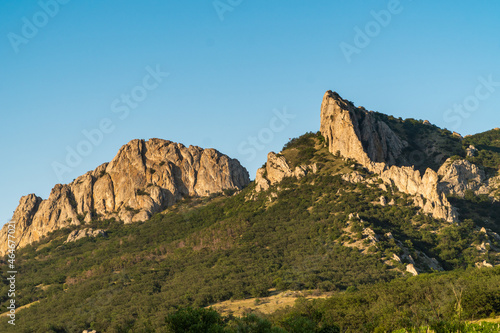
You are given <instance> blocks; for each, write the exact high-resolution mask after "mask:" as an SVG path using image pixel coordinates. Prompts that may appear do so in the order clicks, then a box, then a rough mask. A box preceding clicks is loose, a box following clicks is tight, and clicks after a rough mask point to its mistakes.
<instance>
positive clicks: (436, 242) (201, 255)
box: [0, 133, 500, 332]
mask: <svg viewBox="0 0 500 333" xmlns="http://www.w3.org/2000/svg"><path fill="white" fill-rule="evenodd" d="M282 154H283V156H285V157H286V158H287V160H288V161H289V162H290V164H291V165H299V164H303V163H312V162H315V163H317V165H318V166H319V172H318V173H316V174H313V173H310V174H308V175H307V176H305V177H304V178H302V179H300V180H297V179H295V178H285V179H284V180H283V181H282V182H281V183H279V184H277V185H275V186H273V187H271V188H270V189H269V190H268V191H266V192H261V193H258V194H257V193H255V191H254V189H253V185H250V186H249V187H248V188H246V189H244V190H243V191H241V192H239V193H236V194H234V195H233V194H232V193H225V194H222V193H221V194H220V195H218V196H212V197H210V198H186V199H185V200H183V201H181V202H180V203H179V204H177V205H176V206H174V207H171V208H169V209H168V210H167V211H165V212H163V213H161V214H157V215H155V216H154V217H153V218H152V219H151V220H149V221H147V222H144V223H137V224H132V225H123V224H122V223H121V222H119V221H114V220H108V221H94V222H92V223H91V224H90V226H92V227H95V228H102V229H106V230H107V236H106V237H97V238H85V239H81V240H79V241H77V242H74V243H67V244H65V243H64V241H65V240H66V238H67V235H68V234H69V233H70V232H71V230H70V229H63V230H58V231H56V232H54V233H52V234H51V235H50V236H49V237H47V238H45V239H44V240H42V241H41V242H39V243H36V244H33V245H31V246H28V247H26V248H23V249H22V250H20V251H18V253H17V265H18V272H19V273H18V281H17V289H18V293H17V301H18V304H17V305H18V306H21V305H25V304H30V303H33V302H35V301H40V302H39V303H37V304H35V305H33V306H31V307H30V308H28V309H24V310H22V311H19V313H18V315H17V320H16V323H17V325H16V327H15V329H14V328H13V327H12V326H10V325H8V324H7V323H6V321H0V331H1V332H81V331H82V330H83V329H88V328H92V329H96V330H97V331H98V332H156V331H163V330H165V329H166V327H167V326H168V325H169V324H168V323H169V321H168V320H167V321H166V319H165V318H166V317H167V316H169V314H172V313H174V312H175V310H176V309H177V308H178V307H183V306H194V307H204V306H208V305H210V304H212V303H215V302H218V301H222V300H227V299H232V298H233V299H239V298H245V297H262V296H266V295H267V293H268V290H269V289H270V288H273V287H274V288H277V289H278V290H288V289H292V290H301V289H319V290H322V291H331V292H334V295H337V296H334V298H332V299H331V300H328V301H325V302H324V303H321V302H320V303H318V304H315V305H314V306H313V308H314V309H313V310H314V311H317V312H318V313H319V314H318V316H320V317H314V316H313V317H314V318H315V319H314V318H313V319H314V320H316V319H318V318H320V319H321V318H328V323H331V324H332V326H331V327H334V326H335V325H338V327H347V326H346V325H354V324H353V323H355V322H357V323H358V324H359V325H361V326H359V327H365V326H362V325H365V324H366V325H368V324H367V322H369V321H370V322H371V321H373V320H375V323H376V322H378V321H380V323H386V321H387V320H389V319H387V318H386V317H387V316H389V315H390V314H391V313H392V310H391V308H390V307H389V303H390V302H393V301H395V299H396V298H398V297H402V296H398V295H396V294H395V293H391V292H392V290H398V289H397V288H402V290H404V293H406V294H405V295H407V296H404V298H402V299H400V301H399V302H401V306H402V309H406V310H401V311H403V312H400V313H399V314H398V316H397V318H400V317H401V318H403V317H404V316H405V314H408V315H409V314H411V311H415V314H413V315H414V316H416V317H414V319H415V320H417V319H418V320H420V319H419V318H428V316H427V315H428V314H427V313H424V314H422V315H420V312H419V311H432V310H433V309H432V306H431V308H430V309H428V308H425V309H426V310H425V309H424V310H421V309H420V305H415V306H416V307H417V308H414V307H412V306H413V305H412V304H413V303H411V302H410V303H408V300H407V299H405V298H406V297H410V299H411V297H417V295H420V296H418V297H422V300H421V302H422V303H423V304H426V302H427V301H426V297H432V299H434V300H437V299H439V297H440V293H442V292H443V293H444V292H445V293H448V294H449V289H446V291H441V290H440V289H436V290H435V289H433V288H434V287H432V285H433V284H434V283H435V281H441V280H439V279H444V280H443V281H447V282H446V283H445V282H443V283H444V284H447V283H448V282H451V281H452V280H454V279H455V278H454V277H455V276H456V277H460V276H461V274H462V273H460V272H462V270H464V269H467V268H471V267H473V266H474V263H476V262H478V261H483V260H489V259H490V258H489V254H488V253H483V252H480V251H478V249H477V247H476V246H471V245H474V244H476V245H477V244H481V242H482V240H483V238H484V235H483V234H481V233H480V232H478V228H477V226H478V225H476V223H479V221H474V220H465V221H464V222H463V223H461V224H460V225H450V224H448V223H445V222H442V221H438V220H435V219H432V218H430V217H428V216H426V215H422V214H418V213H417V209H416V208H415V207H414V206H413V204H412V203H411V199H410V198H408V196H407V195H404V194H402V193H399V192H397V191H396V190H395V189H391V188H389V189H388V191H382V190H381V189H380V188H379V183H378V181H377V180H376V179H374V180H375V181H374V183H373V184H370V185H366V184H352V183H348V182H346V181H344V180H342V177H341V174H342V173H345V172H350V171H353V170H354V169H356V170H357V171H358V172H360V173H364V172H365V171H364V170H363V169H362V168H361V167H360V166H358V165H356V163H354V161H350V160H344V159H342V158H340V157H335V156H333V155H331V154H329V153H328V152H327V150H326V148H324V147H323V146H322V138H321V136H320V135H318V134H314V133H308V134H306V135H305V136H303V137H301V138H297V139H294V140H292V141H291V142H290V143H289V144H287V145H286V146H285V149H284V150H283V152H282ZM366 176H367V177H372V176H370V175H366ZM381 196H384V197H386V199H387V201H391V200H394V203H395V204H394V205H385V206H384V205H381V204H380V197H381ZM351 214H353V215H357V214H359V219H357V218H356V219H353V218H352V216H351V217H350V215H351ZM86 227H88V226H86ZM368 229H371V230H372V231H373V232H374V233H375V234H376V235H377V236H378V238H379V240H378V241H377V242H374V241H371V240H370V237H368V236H367V234H366V232H365V231H366V230H368ZM389 233H390V234H389ZM360 247H361V249H362V250H363V251H361V250H360ZM403 253H406V254H408V255H411V256H412V258H414V260H415V261H416V262H417V263H422V261H421V260H422V258H421V257H422V256H423V255H424V254H426V255H428V256H429V257H434V258H436V259H437V260H438V261H439V263H440V264H441V265H442V266H443V267H444V268H445V269H448V270H451V269H458V270H460V271H457V272H456V273H454V274H456V275H443V276H444V277H442V278H437V279H438V280H433V277H431V276H429V277H428V278H426V277H422V278H420V277H418V278H415V279H409V280H406V277H405V276H408V273H406V272H405V264H407V263H408V262H409V261H406V260H407V259H403V261H402V262H397V261H395V260H393V259H392V258H393V255H394V254H397V255H402V254H403ZM408 260H409V259H408ZM422 267H424V268H423V269H424V270H427V271H428V272H432V270H431V269H430V268H429V267H426V266H425V265H424V264H422ZM484 272H485V273H484V274H485V275H484V276H482V275H481V274H479V273H478V274H479V275H474V274H475V273H463V274H465V275H463V279H464V281H465V282H464V284H465V285H469V284H468V283H469V282H467V281H469V280H471V279H472V280H474V279H476V276H479V278H477V279H478V281H484V282H485V283H493V281H497V275H498V269H497V270H491V271H490V270H485V271H484ZM488 272H491V273H488ZM5 274H6V273H5V272H3V273H2V275H3V276H2V281H3V283H4V285H3V287H2V290H1V292H0V295H2V298H1V299H0V300H1V302H2V305H1V312H5V311H6V305H7V296H6V295H7V292H6V290H7V289H8V287H7V285H6V279H5V278H6V276H5ZM394 279H396V280H395V282H393V283H394V284H385V283H387V282H388V281H392V280H394ZM401 279H403V280H401ZM419 279H420V280H419ZM419 281H420V282H419ZM414 283H415V284H416V285H417V286H418V285H419V284H420V283H421V284H422V285H423V288H424V287H425V288H431V289H432V290H430V291H429V292H428V293H427V294H426V293H424V294H418V293H417V294H416V293H415V290H413V289H412V288H413V287H411V286H412V285H413V284H414ZM495 283H496V282H495ZM371 285H373V287H370V286H371ZM471 285H473V286H475V285H474V284H471ZM396 287H397V288H396ZM446 288H448V287H446ZM384 290H385V291H384ZM443 290H444V289H443ZM474 290H475V289H474ZM495 290H496V289H495ZM474 292H475V291H474ZM487 292H489V291H485V292H484V293H487ZM495 292H497V293H498V291H495ZM386 293H387V295H386V297H388V298H387V299H386V300H385V301H384V302H386V303H387V304H386V303H384V302H382V303H380V302H379V301H378V300H379V298H380V297H382V294H386ZM484 293H483V294H484ZM483 294H481V295H483ZM391 295H392V296H391ZM429 295H430V296H429ZM484 295H485V294H484ZM484 295H483V296H484ZM384 297H385V296H384ZM390 297H394V299H391V298H390ZM484 297H486V296H484ZM492 297H493V299H494V300H495V302H497V301H496V300H497V299H500V295H497V294H495V295H493V296H492ZM496 297H498V298H496ZM381 300H382V299H380V301H381ZM446 300H447V301H446V302H447V303H443V305H439V306H443V307H445V308H443V310H442V311H441V310H439V311H441V312H440V313H442V314H443V315H442V316H437V317H436V318H437V319H445V318H446V317H445V315H446V316H448V314H450V313H454V312H453V311H452V310H450V308H449V307H453V306H454V304H455V303H453V300H452V299H451V298H449V297H448V298H446ZM436 302H437V301H436ZM495 302H492V303H491V304H488V306H485V305H484V304H483V305H482V307H480V308H479V309H483V310H481V311H482V312H474V313H472V312H465V310H464V316H465V315H466V316H468V317H478V316H488V315H490V314H491V313H492V312H498V311H500V306H499V305H498V304H497V303H495ZM431 303H432V302H431ZM339 304H340V305H339ZM342 304H344V305H342ZM346 304H350V305H352V304H358V305H356V306H359V309H358V310H356V311H359V312H360V313H362V314H363V316H362V317H360V318H361V319H355V317H353V316H354V312H353V311H354V309H357V308H356V307H352V306H350V305H349V306H348V305H346ZM380 304H386V305H380ZM394 304H398V303H397V302H396V303H394ZM405 304H406V305H405ZM436 304H437V303H436ZM439 304H441V303H439ZM464 304H469V303H466V302H464ZM470 304H472V303H470ZM304 306H305V305H304ZM307 306H309V305H307ZM394 306H396V305H394ZM426 306H427V305H426ZM436 306H437V305H436ZM467 306H469V305H467ZM471 306H472V305H471ZM474 306H475V305H474ZM316 307H318V308H317V309H316ZM341 308H345V309H344V310H345V311H350V312H349V313H348V314H347V313H346V315H345V316H342V315H340V314H339V313H342V311H344V310H341ZM464 309H465V305H464ZM467 309H468V310H467V311H472V310H470V309H471V308H470V307H467ZM337 310H338V311H340V312H335V311H337ZM290 311H291V312H290ZM293 311H299V312H300V311H305V310H303V308H301V307H300V306H299V307H297V309H296V310H293ZM293 311H292V310H287V311H285V312H283V313H281V314H276V317H273V318H271V319H272V320H273V322H274V323H275V324H276V323H278V324H279V323H282V324H279V325H281V326H280V327H282V328H286V324H283V321H285V322H286V320H288V319H286V318H285V317H286V316H288V315H290V313H292V315H291V316H292V317H293V316H294V315H293ZM311 311H312V310H311ZM332 311H333V312H332ZM398 311H399V310H398ZM404 311H406V312H404ZM434 311H435V309H434ZM334 313H337V314H334ZM280 316H282V317H280ZM283 316H285V317H283ZM297 316H298V317H297V318H299V319H300V318H302V317H304V316H303V315H302V314H298V315H297ZM323 316H326V317H323ZM426 316H427V317H426ZM292 317H290V318H292ZM168 318H171V317H168ZM283 318H285V319H283ZM294 318H295V317H293V318H292V319H289V320H292V321H293V320H295V319H296V318H295V319H294ZM374 318H375V319H374ZM271 319H269V320H271ZM299 319H297V320H299ZM309 319H311V318H309ZM309 319H308V320H309ZM311 320H312V319H311ZM318 320H319V319H318ZM321 320H323V319H321ZM325 320H326V319H325ZM359 320H361V321H359ZM395 320H396V319H395ZM398 320H399V319H398ZM401 320H402V319H401ZM418 320H417V321H418ZM421 322H422V323H425V320H424V319H422V321H421ZM318 323H319V322H318ZM363 323H364V324H363ZM278 324H277V325H278ZM333 324H335V325H333ZM358 324H357V325H358ZM400 324H401V325H402V324H404V322H399V321H394V322H391V324H390V325H392V326H391V327H396V326H397V325H400ZM279 325H278V326H279ZM290 325H291V324H290ZM294 325H295V324H294ZM304 325H305V324H304ZM315 325H316V324H315ZM318 325H319V326H317V328H318V332H319V330H320V329H321V327H323V326H321V325H322V324H321V325H320V324H318ZM384 325H385V324H384ZM292 326H293V325H292ZM325 327H326V326H325ZM369 327H371V328H374V327H375V326H366V329H368V328H369ZM371 328H370V329H371ZM333 329H334V328H332V330H333ZM363 329H365V328H363ZM354 331H356V330H354ZM354 331H353V332H354ZM322 332H323V331H322ZM324 332H327V331H324ZM332 332H334V331H332Z"/></svg>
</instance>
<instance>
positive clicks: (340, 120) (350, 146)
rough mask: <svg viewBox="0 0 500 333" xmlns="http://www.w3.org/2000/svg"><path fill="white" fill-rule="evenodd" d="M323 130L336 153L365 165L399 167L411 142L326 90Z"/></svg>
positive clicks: (322, 108) (322, 119)
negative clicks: (373, 163) (400, 159)
mask: <svg viewBox="0 0 500 333" xmlns="http://www.w3.org/2000/svg"><path fill="white" fill-rule="evenodd" d="M320 131H321V133H322V135H323V136H324V137H325V139H326V140H327V142H328V145H329V147H328V148H329V150H330V152H332V153H333V154H335V153H336V152H337V151H339V152H340V153H341V154H342V155H343V156H345V157H350V158H354V159H356V160H357V161H358V162H359V163H361V164H362V165H365V164H369V163H372V162H384V163H386V164H388V165H394V164H396V161H397V159H398V158H399V157H400V155H401V153H402V151H403V149H404V148H405V147H407V146H408V143H407V142H405V141H402V140H401V139H400V138H399V137H398V136H397V135H396V134H395V133H394V132H393V131H392V130H391V129H390V128H389V126H388V125H387V124H386V123H385V122H383V121H380V120H378V119H376V117H375V116H374V114H373V112H368V111H366V110H364V109H363V108H355V107H354V105H353V104H352V103H351V102H349V101H346V100H344V99H342V98H341V97H340V96H339V95H338V94H337V93H335V92H332V91H327V92H326V94H325V96H324V98H323V102H322V104H321V126H320Z"/></svg>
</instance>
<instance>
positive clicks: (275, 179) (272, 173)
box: [255, 152, 317, 192]
mask: <svg viewBox="0 0 500 333" xmlns="http://www.w3.org/2000/svg"><path fill="white" fill-rule="evenodd" d="M308 172H313V173H316V172H317V165H316V164H313V165H301V166H297V167H295V169H294V170H292V169H291V168H290V166H289V165H288V163H287V161H286V159H285V157H284V156H281V155H277V154H276V153H274V152H270V153H269V154H267V162H266V166H265V167H263V168H260V169H258V170H257V175H256V176H255V190H256V191H257V192H260V191H266V190H267V189H269V187H270V186H271V185H274V184H276V183H279V182H280V181H282V180H283V178H285V177H296V178H297V179H300V178H302V177H304V176H305V175H306V174H307V173H308Z"/></svg>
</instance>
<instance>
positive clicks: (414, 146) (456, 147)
mask: <svg viewBox="0 0 500 333" xmlns="http://www.w3.org/2000/svg"><path fill="white" fill-rule="evenodd" d="M375 116H376V117H377V118H378V119H379V120H382V121H384V122H385V123H386V124H388V125H389V127H390V128H391V129H392V130H393V131H394V132H395V133H396V134H397V135H398V136H399V137H400V138H401V139H402V140H404V141H406V142H407V143H408V146H407V147H406V148H405V149H404V151H403V154H402V156H401V157H400V158H399V161H398V164H400V165H413V166H415V168H417V169H419V170H420V171H421V172H422V173H424V172H425V170H426V169H427V168H431V169H433V170H434V171H437V170H438V169H439V167H440V166H441V165H442V164H443V163H444V161H446V159H447V158H449V157H451V156H455V155H457V156H461V157H465V150H464V149H463V147H462V142H461V139H460V137H459V136H458V135H453V133H452V132H450V131H448V130H446V129H441V128H439V127H437V126H435V125H432V124H430V123H426V122H424V121H422V120H416V119H412V118H409V119H405V120H403V119H401V118H394V117H393V116H387V115H385V114H382V113H378V112H376V113H375Z"/></svg>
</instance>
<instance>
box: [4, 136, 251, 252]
mask: <svg viewBox="0 0 500 333" xmlns="http://www.w3.org/2000/svg"><path fill="white" fill-rule="evenodd" d="M249 182H250V179H249V176H248V172H247V170H246V169H245V168H244V167H242V166H241V165H240V163H239V162H238V161H237V160H235V159H231V158H229V157H228V156H226V155H224V154H221V153H220V152H218V151H217V150H215V149H202V148H200V147H195V146H189V147H185V146H184V145H182V144H180V143H174V142H171V141H167V140H161V139H150V140H148V141H145V140H132V141H130V142H129V143H127V144H126V145H124V146H123V147H121V148H120V150H119V151H118V154H117V155H116V156H115V158H114V159H113V160H112V161H111V162H110V163H104V164H102V165H101V166H99V167H97V168H96V169H95V170H93V171H90V172H87V173H86V174H84V175H82V176H80V177H78V178H77V179H75V180H74V181H73V182H72V183H70V184H67V185H61V184H58V185H56V186H54V188H53V189H52V191H51V193H50V196H49V198H48V199H47V200H42V199H40V198H39V197H37V196H35V195H34V194H30V195H28V196H25V197H22V198H21V200H20V202H19V206H18V207H17V209H16V211H15V213H14V216H13V220H14V221H16V238H17V240H18V246H24V245H26V244H29V243H32V242H34V241H37V240H39V239H40V238H41V237H42V236H44V235H46V234H47V233H49V232H50V231H53V230H55V229H59V228H63V227H65V226H69V225H79V224H82V223H85V222H89V221H90V220H92V219H98V218H112V217H114V218H117V219H121V220H123V221H124V222H125V223H131V222H136V221H145V220H147V219H148V218H149V217H151V215H152V214H154V213H156V212H159V211H162V210H164V209H165V208H167V207H168V206H171V205H172V204H174V203H175V202H177V201H178V200H180V199H182V198H183V197H185V196H206V195H210V194H212V193H218V192H221V191H223V190H225V189H238V190H239V189H242V188H243V187H245V186H246V185H247V184H248V183H249ZM6 233H7V229H6V228H5V227H4V228H3V229H2V230H1V231H0V239H2V240H3V241H2V242H1V244H2V245H0V252H2V253H5V250H6V246H7V245H6V244H7V242H6V241H4V240H5V239H6V237H7V234H6Z"/></svg>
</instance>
